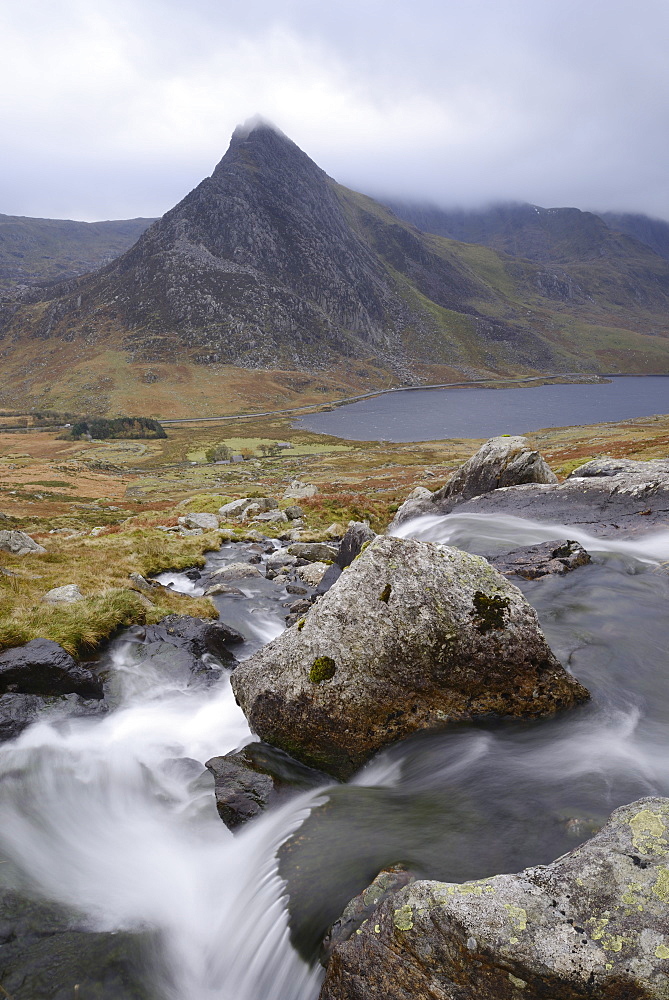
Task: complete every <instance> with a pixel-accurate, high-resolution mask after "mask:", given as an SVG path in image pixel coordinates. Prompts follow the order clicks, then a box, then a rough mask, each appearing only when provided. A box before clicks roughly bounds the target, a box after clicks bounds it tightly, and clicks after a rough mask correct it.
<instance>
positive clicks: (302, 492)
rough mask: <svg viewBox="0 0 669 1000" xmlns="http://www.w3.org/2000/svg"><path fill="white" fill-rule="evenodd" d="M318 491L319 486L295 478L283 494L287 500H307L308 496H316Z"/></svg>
mask: <svg viewBox="0 0 669 1000" xmlns="http://www.w3.org/2000/svg"><path fill="white" fill-rule="evenodd" d="M317 493H318V487H317V486H314V485H313V484H311V483H301V482H300V481H299V480H298V479H294V480H293V482H292V483H291V484H290V486H289V487H288V489H287V490H286V492H285V493H284V494H283V496H284V499H285V500H306V499H307V498H308V497H315V496H316V494H317Z"/></svg>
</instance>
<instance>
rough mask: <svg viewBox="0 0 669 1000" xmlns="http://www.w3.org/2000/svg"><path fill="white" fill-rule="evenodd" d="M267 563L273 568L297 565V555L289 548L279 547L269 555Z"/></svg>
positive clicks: (268, 566)
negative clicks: (291, 552) (292, 553)
mask: <svg viewBox="0 0 669 1000" xmlns="http://www.w3.org/2000/svg"><path fill="white" fill-rule="evenodd" d="M265 565H266V566H267V568H268V569H273V570H277V569H280V568H282V567H287V566H297V556H293V555H291V554H290V552H289V551H288V549H277V550H276V551H275V552H273V553H272V554H271V555H270V556H268V557H267V562H266V563H265Z"/></svg>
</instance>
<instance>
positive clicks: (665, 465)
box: [567, 457, 669, 479]
mask: <svg viewBox="0 0 669 1000" xmlns="http://www.w3.org/2000/svg"><path fill="white" fill-rule="evenodd" d="M621 472H624V473H627V474H628V475H640V476H644V477H648V476H653V475H655V474H656V473H658V472H659V473H669V458H653V459H650V460H649V461H647V462H636V461H633V460H632V459H630V458H608V457H606V458H594V459H593V460H592V461H591V462H586V463H585V465H579V467H578V468H577V469H574V471H573V472H571V473H570V475H569V476H568V477H567V478H568V479H590V478H593V477H595V478H597V477H600V476H617V475H619V474H620V473H621Z"/></svg>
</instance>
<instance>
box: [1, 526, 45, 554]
mask: <svg viewBox="0 0 669 1000" xmlns="http://www.w3.org/2000/svg"><path fill="white" fill-rule="evenodd" d="M0 552H10V553H11V554H12V555H13V556H31V555H32V556H34V555H40V554H41V553H44V552H46V549H45V548H44V547H43V546H42V545H38V544H37V542H36V541H35V540H34V539H33V538H31V537H30V535H26V533H25V531H7V530H4V529H3V530H2V531H0Z"/></svg>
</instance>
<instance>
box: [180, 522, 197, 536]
mask: <svg viewBox="0 0 669 1000" xmlns="http://www.w3.org/2000/svg"><path fill="white" fill-rule="evenodd" d="M178 531H179V534H180V535H182V536H183V537H184V538H190V537H192V536H193V535H202V534H203V531H202V528H185V527H184V526H183V525H182V524H180V525H179V528H178Z"/></svg>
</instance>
